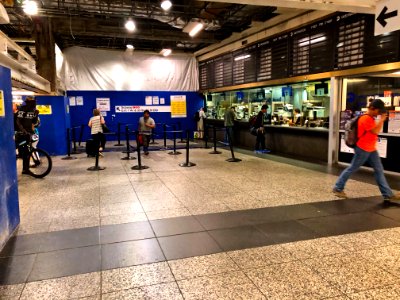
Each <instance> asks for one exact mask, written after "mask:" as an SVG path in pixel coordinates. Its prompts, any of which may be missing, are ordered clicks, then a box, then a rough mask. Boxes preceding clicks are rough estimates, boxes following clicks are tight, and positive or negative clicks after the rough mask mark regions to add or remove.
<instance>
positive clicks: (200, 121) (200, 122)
mask: <svg viewBox="0 0 400 300" xmlns="http://www.w3.org/2000/svg"><path fill="white" fill-rule="evenodd" d="M206 118H207V116H206V113H205V112H204V108H203V107H202V108H200V110H199V111H198V112H197V113H196V122H197V131H198V132H199V139H202V138H203V137H204V120H205V119H206Z"/></svg>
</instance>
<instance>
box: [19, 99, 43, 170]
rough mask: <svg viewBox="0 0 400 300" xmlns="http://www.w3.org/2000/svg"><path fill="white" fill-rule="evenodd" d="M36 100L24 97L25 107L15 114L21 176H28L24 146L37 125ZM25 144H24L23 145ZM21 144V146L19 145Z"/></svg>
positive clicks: (26, 155)
mask: <svg viewBox="0 0 400 300" xmlns="http://www.w3.org/2000/svg"><path fill="white" fill-rule="evenodd" d="M38 114H39V112H38V111H37V110H36V100H35V98H33V97H26V99H25V105H24V106H21V107H20V109H19V110H18V111H17V113H16V125H17V128H16V130H17V134H16V136H15V142H16V144H17V145H18V153H19V154H20V155H21V156H22V159H23V163H22V174H29V173H30V172H29V152H28V149H27V147H26V145H27V144H28V143H29V142H30V139H31V135H32V134H34V133H35V124H37V123H38ZM23 142H25V143H23ZM21 143H23V144H22V145H21V146H20V144H21Z"/></svg>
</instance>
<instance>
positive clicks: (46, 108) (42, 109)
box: [36, 104, 53, 115]
mask: <svg viewBox="0 0 400 300" xmlns="http://www.w3.org/2000/svg"><path fill="white" fill-rule="evenodd" d="M36 109H37V110H38V111H39V115H51V114H52V113H53V111H52V110H51V105H42V104H38V105H36Z"/></svg>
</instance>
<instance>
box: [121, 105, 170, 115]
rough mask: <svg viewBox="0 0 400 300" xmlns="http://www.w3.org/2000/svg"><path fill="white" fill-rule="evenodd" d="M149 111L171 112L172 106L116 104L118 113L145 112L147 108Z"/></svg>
mask: <svg viewBox="0 0 400 300" xmlns="http://www.w3.org/2000/svg"><path fill="white" fill-rule="evenodd" d="M146 109H147V110H149V112H151V113H154V112H171V107H170V106H154V105H152V106H147V105H130V106H115V112H116V113H138V112H140V113H143V112H144V111H145V110H146Z"/></svg>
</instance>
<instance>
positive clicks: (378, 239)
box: [330, 230, 400, 252]
mask: <svg viewBox="0 0 400 300" xmlns="http://www.w3.org/2000/svg"><path fill="white" fill-rule="evenodd" d="M399 237H400V235H399ZM330 239H331V240H333V241H334V242H335V243H337V244H339V245H341V246H342V247H344V248H346V249H347V250H348V251H349V252H354V251H359V250H362V249H371V248H375V247H384V246H388V245H392V244H393V241H391V240H390V239H388V238H386V237H385V235H383V234H380V230H377V231H367V232H357V233H350V234H345V235H340V236H333V237H330Z"/></svg>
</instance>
